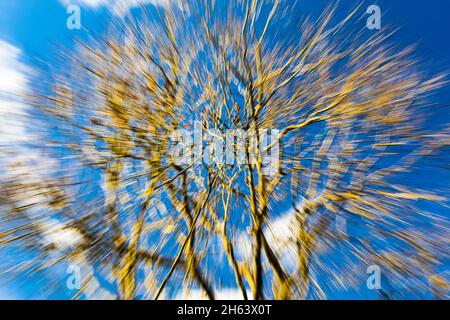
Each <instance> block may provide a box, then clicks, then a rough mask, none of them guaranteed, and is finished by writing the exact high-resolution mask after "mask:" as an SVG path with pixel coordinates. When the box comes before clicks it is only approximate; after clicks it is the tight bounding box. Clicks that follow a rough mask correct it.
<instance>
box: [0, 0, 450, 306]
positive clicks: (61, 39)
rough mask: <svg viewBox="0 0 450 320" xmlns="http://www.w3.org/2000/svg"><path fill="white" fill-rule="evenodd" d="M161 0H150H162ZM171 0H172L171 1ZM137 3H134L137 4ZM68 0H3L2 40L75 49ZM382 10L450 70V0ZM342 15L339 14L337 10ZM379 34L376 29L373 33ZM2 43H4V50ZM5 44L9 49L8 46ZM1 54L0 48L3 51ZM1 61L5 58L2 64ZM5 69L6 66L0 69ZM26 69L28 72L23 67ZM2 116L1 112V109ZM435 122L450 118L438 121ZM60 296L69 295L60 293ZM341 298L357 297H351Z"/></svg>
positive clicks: (398, 1)
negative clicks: (67, 24) (68, 26)
mask: <svg viewBox="0 0 450 320" xmlns="http://www.w3.org/2000/svg"><path fill="white" fill-rule="evenodd" d="M158 1H161V2H165V1H162V0H153V1H148V2H149V3H157V2H158ZM166 1H167V0H166ZM74 2H78V3H79V4H80V6H81V23H82V25H83V26H84V27H85V28H86V29H89V30H93V31H96V32H100V33H101V32H102V31H103V30H105V26H106V25H107V23H108V21H110V20H111V19H121V17H120V16H118V15H116V14H114V13H112V12H111V10H110V8H111V6H113V5H114V3H115V2H114V0H79V1H74ZM132 2H133V1H131V2H129V3H132ZM328 2H329V1H326V0H322V1H320V0H299V6H298V12H297V14H299V15H309V14H312V15H313V16H314V15H317V14H318V13H320V12H321V11H322V9H323V8H324V7H325V6H326V5H327V3H328ZM341 2H342V3H341V7H340V10H342V12H348V10H347V8H351V7H353V5H354V2H355V1H350V0H342V1H341ZM67 3H70V1H67V0H21V1H14V0H0V41H3V42H4V43H8V44H10V45H12V46H14V47H16V48H17V49H18V50H20V52H19V53H18V54H17V57H16V58H17V59H18V60H19V61H20V63H23V64H24V65H29V66H34V65H35V64H36V62H37V61H38V60H44V61H47V62H49V61H50V62H51V61H52V60H53V58H54V56H55V54H56V53H57V52H56V50H55V49H56V46H59V45H62V46H64V47H69V48H70V47H71V46H72V43H73V39H74V38H75V37H81V38H86V36H87V33H86V30H84V29H81V30H69V29H68V28H67V27H66V20H67V18H68V14H67V13H66V8H67ZM373 3H374V4H377V5H379V6H380V8H381V10H382V24H383V25H385V24H386V25H392V26H395V27H399V28H400V29H399V31H398V32H397V34H396V36H395V41H396V42H397V43H398V44H400V45H401V46H406V45H410V44H417V50H416V52H415V53H416V55H417V56H418V57H420V58H421V60H422V61H423V65H424V66H425V67H426V70H428V71H429V72H430V73H437V72H440V71H443V70H449V67H450V41H449V32H450V19H449V18H448V17H449V13H450V1H448V0H428V1H423V0H380V1H375V0H374V1H367V6H368V5H370V4H373ZM338 13H339V12H338ZM373 32H376V31H373ZM1 48H2V47H0V50H1ZM3 48H4V47H3ZM0 57H1V52H0ZM1 64H2V61H0V65H1ZM0 68H1V67H0ZM24 72H26V71H24ZM433 99H434V100H435V102H437V103H438V104H437V105H436V107H437V108H439V107H443V106H448V105H449V103H450V90H449V87H448V86H447V87H444V88H442V89H440V91H439V93H438V95H437V96H435V97H434V98H433ZM0 115H1V113H0ZM435 121H437V122H439V121H444V122H445V121H448V117H447V118H446V119H436V120H435ZM34 285H36V284H34V283H32V282H31V283H27V284H21V285H18V283H11V284H8V285H7V286H4V287H1V283H0V299H2V298H18V297H28V296H29V293H30V292H31V291H33V289H34ZM56 297H57V298H65V297H67V296H66V293H63V292H61V293H60V295H59V296H56ZM341 297H346V298H352V297H354V296H352V295H345V294H344V295H342V296H341Z"/></svg>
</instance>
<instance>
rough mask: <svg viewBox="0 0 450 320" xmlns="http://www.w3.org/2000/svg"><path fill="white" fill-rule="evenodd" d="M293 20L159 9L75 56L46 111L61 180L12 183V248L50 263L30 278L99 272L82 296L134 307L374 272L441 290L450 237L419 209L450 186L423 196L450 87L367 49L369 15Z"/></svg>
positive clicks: (379, 48) (290, 295) (247, 6)
mask: <svg viewBox="0 0 450 320" xmlns="http://www.w3.org/2000/svg"><path fill="white" fill-rule="evenodd" d="M283 6H284V4H283V5H282V4H280V2H279V1H257V0H253V1H251V2H242V1H236V2H231V3H230V4H228V5H224V4H222V3H214V2H211V3H210V2H208V1H197V2H192V3H191V2H190V3H189V6H186V7H183V8H180V7H173V8H170V9H169V8H168V9H165V10H164V11H162V10H160V9H156V10H153V9H149V8H148V7H145V6H143V7H142V8H141V12H140V16H139V17H137V18H133V17H128V19H127V20H126V21H125V22H124V23H123V24H120V23H118V24H117V25H114V26H113V27H112V28H111V30H112V31H111V32H110V33H109V34H108V35H107V36H105V37H103V36H102V37H93V39H92V40H91V42H89V43H86V42H82V41H79V42H78V43H77V50H76V51H75V52H76V53H72V52H70V51H67V52H65V53H64V54H63V55H62V58H63V59H62V61H64V65H65V66H70V69H67V68H66V69H64V71H63V72H61V71H59V72H58V73H57V77H49V78H50V84H48V85H44V86H43V88H41V89H39V88H34V90H33V92H32V93H31V94H30V96H29V101H30V103H32V104H33V105H34V106H36V108H37V110H39V111H37V117H39V116H42V126H43V127H45V128H47V129H48V130H47V132H46V135H41V136H40V139H41V141H46V142H48V143H47V144H46V146H47V147H48V146H49V145H50V146H54V148H55V150H58V152H60V155H59V156H58V157H56V160H58V161H59V163H60V164H61V165H62V168H60V169H59V170H58V169H57V168H55V167H54V166H53V165H51V166H50V168H46V169H45V170H37V168H36V167H26V166H23V165H22V166H21V164H20V163H15V164H14V165H12V166H11V168H13V169H14V170H12V171H10V172H8V173H7V175H8V179H4V180H3V182H2V183H1V189H2V192H1V194H2V196H1V198H0V199H1V204H2V207H4V208H5V211H4V212H5V214H4V215H3V216H2V220H3V221H2V229H3V231H2V233H1V243H2V244H4V245H5V246H12V245H17V244H19V245H21V246H22V248H23V250H25V249H31V250H33V252H34V253H35V255H34V256H33V257H34V258H33V259H32V258H31V257H30V258H29V259H26V261H24V264H25V267H26V268H28V269H31V270H36V269H39V268H51V267H55V265H56V264H62V263H75V264H79V265H82V266H83V267H86V268H88V270H89V272H88V273H87V275H83V279H82V283H83V284H82V286H81V288H80V290H79V291H78V293H77V294H76V295H75V296H76V297H80V295H85V297H92V296H95V294H97V297H106V295H105V292H104V291H101V290H104V289H105V288H103V289H98V288H97V287H98V281H99V280H95V279H99V278H103V279H106V281H107V282H109V284H110V287H108V288H106V289H108V290H109V291H110V292H112V296H116V297H119V298H122V299H135V298H155V299H158V298H162V297H167V298H173V297H175V296H180V293H181V292H182V291H184V290H191V294H192V291H193V290H194V291H195V290H197V289H198V290H200V292H201V294H202V295H204V296H205V297H207V298H210V299H214V298H217V297H219V298H220V292H221V288H222V287H225V286H227V285H228V286H232V287H235V288H237V290H239V291H240V296H242V298H245V299H247V298H255V299H264V298H276V299H299V298H300V299H304V298H325V297H326V296H327V293H328V292H333V291H334V290H336V287H343V288H345V287H352V286H353V287H358V283H357V282H358V281H360V278H361V273H362V275H363V276H365V268H366V267H367V266H368V265H377V266H379V267H380V269H381V270H384V271H383V272H386V273H388V274H389V275H386V277H387V278H388V279H389V282H390V283H391V284H393V285H394V286H395V285H396V284H398V283H399V282H401V279H404V278H405V277H409V276H411V275H413V277H412V280H408V281H407V285H410V288H408V289H403V290H404V291H406V292H413V291H414V290H419V291H420V292H423V288H421V286H423V285H425V284H426V283H427V281H428V280H430V283H432V285H433V288H434V292H441V291H442V288H443V287H444V288H445V286H446V283H445V280H442V279H441V276H439V275H438V274H437V272H438V271H437V270H439V266H440V265H442V264H444V263H445V261H444V260H443V256H442V253H443V252H445V251H446V248H447V245H446V243H447V240H446V239H448V233H447V229H446V227H445V225H446V221H445V218H444V217H441V216H439V215H437V214H435V213H432V212H425V211H424V210H423V209H421V202H420V201H430V202H431V201H433V202H435V203H437V204H440V205H442V206H444V207H445V206H446V205H447V202H446V201H447V199H446V198H445V192H446V190H447V189H445V190H437V189H436V190H430V189H429V188H425V187H426V184H423V185H422V186H421V184H420V183H415V182H411V180H410V179H411V177H413V176H414V173H415V171H416V170H417V169H418V168H419V167H422V166H426V167H427V168H429V170H430V172H435V171H433V168H434V167H436V166H439V165H441V163H442V162H441V161H445V159H446V155H445V148H446V147H447V146H448V143H449V141H450V140H449V137H448V129H447V128H443V129H442V130H436V129H435V128H430V127H429V126H426V125H424V116H425V110H426V108H427V103H426V101H427V99H426V98H427V96H429V95H430V92H433V90H435V89H437V88H438V87H440V86H441V85H442V84H443V81H444V80H443V76H436V77H433V78H426V77H425V76H424V75H423V74H422V73H421V72H419V71H415V69H416V68H415V67H414V66H415V62H416V61H415V60H414V59H412V58H410V56H411V55H412V49H410V48H408V49H403V50H400V49H398V48H397V47H396V46H395V45H392V44H390V40H389V38H390V36H391V34H383V33H376V34H373V35H371V36H369V37H368V36H367V35H365V34H364V32H359V33H357V32H355V31H354V30H358V29H357V23H358V21H355V20H357V19H356V17H357V16H358V14H360V11H359V9H360V8H359V7H358V8H356V9H355V10H354V11H353V12H351V13H350V14H349V15H348V16H347V17H346V18H345V19H343V20H342V21H338V22H336V21H335V19H334V18H333V17H334V11H335V9H336V6H332V7H330V8H329V9H327V10H325V11H324V13H323V14H322V16H321V17H320V19H319V20H318V21H316V22H312V23H311V22H309V21H308V20H305V21H304V22H303V23H302V24H301V25H300V27H298V29H297V27H296V26H295V25H294V24H293V21H291V20H289V19H286V15H289V10H286V8H283ZM294 22H295V21H294ZM292 30H298V32H295V33H293V32H292ZM282 35H283V36H282ZM289 35H290V36H289ZM67 70H69V71H67ZM49 87H51V88H52V90H51V91H52V92H51V93H49V90H48V88H49ZM43 115H45V117H50V118H43ZM49 153H50V154H51V152H49ZM53 157H54V155H53ZM19 168H20V169H19ZM49 169H51V170H49ZM100 185H101V186H102V190H101V191H100V190H99V186H100ZM424 188H425V190H423V189H424ZM25 194H26V195H27V198H28V199H27V200H28V201H27V202H28V203H27V204H26V205H24V204H23V203H22V198H23V196H24V195H25ZM419 200H420V201H419ZM289 207H290V208H289ZM280 208H284V209H285V210H286V211H287V213H286V214H282V213H281V212H282V211H283V210H280ZM337 219H344V220H343V221H344V222H345V221H356V222H357V223H358V228H357V230H356V232H355V233H353V234H350V233H349V232H347V231H345V230H344V231H342V230H340V232H336V230H335V229H336V228H335V227H334V225H335V222H336V221H337ZM344 229H345V227H344ZM64 241H65V242H64ZM31 260H32V261H33V262H30V261H31ZM338 261H339V263H341V264H342V265H341V266H340V267H339V268H338V269H337V270H334V268H336V266H337V265H338ZM361 268H363V269H364V270H363V271H361ZM358 272H359V275H360V276H359V277H358V275H357V273H358ZM418 272H420V273H421V275H420V276H419V275H417V274H418ZM324 274H325V276H327V277H331V278H332V280H331V282H327V281H325V285H326V283H331V284H332V286H325V287H324V284H323V283H321V280H323V277H325V276H324ZM230 279H232V281H231V280H230ZM103 281H105V280H103ZM230 282H231V284H230ZM222 283H225V285H223V284H222ZM227 283H228V284H227ZM363 283H365V280H364V281H363ZM181 284H182V285H181ZM418 286H419V287H418ZM180 288H181V289H180ZM96 290H97V291H96ZM393 290H394V289H393ZM439 290H441V291H439ZM397 291H398V290H397ZM397 291H395V290H394V291H392V294H393V295H394V297H395V295H396V294H401V292H400V291H398V293H397ZM382 294H385V295H386V294H391V293H386V292H384V291H382Z"/></svg>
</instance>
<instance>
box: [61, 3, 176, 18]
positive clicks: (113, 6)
mask: <svg viewBox="0 0 450 320" xmlns="http://www.w3.org/2000/svg"><path fill="white" fill-rule="evenodd" d="M60 1H61V3H62V4H63V5H65V6H68V5H71V4H77V5H80V6H86V7H90V8H94V9H97V8H100V7H107V8H108V9H109V10H110V11H111V12H114V13H115V14H117V15H118V16H124V15H125V14H126V13H127V12H128V11H129V10H130V9H132V8H135V7H138V6H139V5H140V4H141V3H143V4H152V5H155V6H163V7H164V6H168V5H170V4H171V3H177V4H180V3H181V1H179V0H60Z"/></svg>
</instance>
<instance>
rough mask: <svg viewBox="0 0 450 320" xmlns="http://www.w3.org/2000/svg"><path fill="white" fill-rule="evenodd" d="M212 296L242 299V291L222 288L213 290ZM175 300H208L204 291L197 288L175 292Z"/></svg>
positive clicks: (222, 298)
mask: <svg viewBox="0 0 450 320" xmlns="http://www.w3.org/2000/svg"><path fill="white" fill-rule="evenodd" d="M247 295H248V296H251V293H250V292H247ZM214 298H215V299H216V300H243V299H244V298H243V296H242V292H241V290H239V289H234V288H228V289H227V288H223V289H217V290H214ZM175 300H208V298H207V296H205V294H204V292H203V291H201V290H198V289H195V290H184V291H183V292H181V293H179V294H177V296H176V297H175Z"/></svg>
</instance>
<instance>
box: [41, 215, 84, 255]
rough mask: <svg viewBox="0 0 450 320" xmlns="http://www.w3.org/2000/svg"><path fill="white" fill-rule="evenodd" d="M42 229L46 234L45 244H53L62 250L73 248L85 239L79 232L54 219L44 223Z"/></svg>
mask: <svg viewBox="0 0 450 320" xmlns="http://www.w3.org/2000/svg"><path fill="white" fill-rule="evenodd" d="M40 228H41V229H42V232H43V233H44V239H43V242H44V244H47V245H49V244H53V245H55V246H56V247H57V248H58V249H60V250H66V249H69V248H73V247H75V246H76V245H77V244H79V243H80V242H81V241H82V239H83V236H82V235H81V233H80V232H78V230H76V229H74V228H71V227H66V226H64V225H63V224H61V223H60V222H59V221H57V220H54V219H51V220H48V221H46V222H45V223H42V224H41V226H40Z"/></svg>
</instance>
